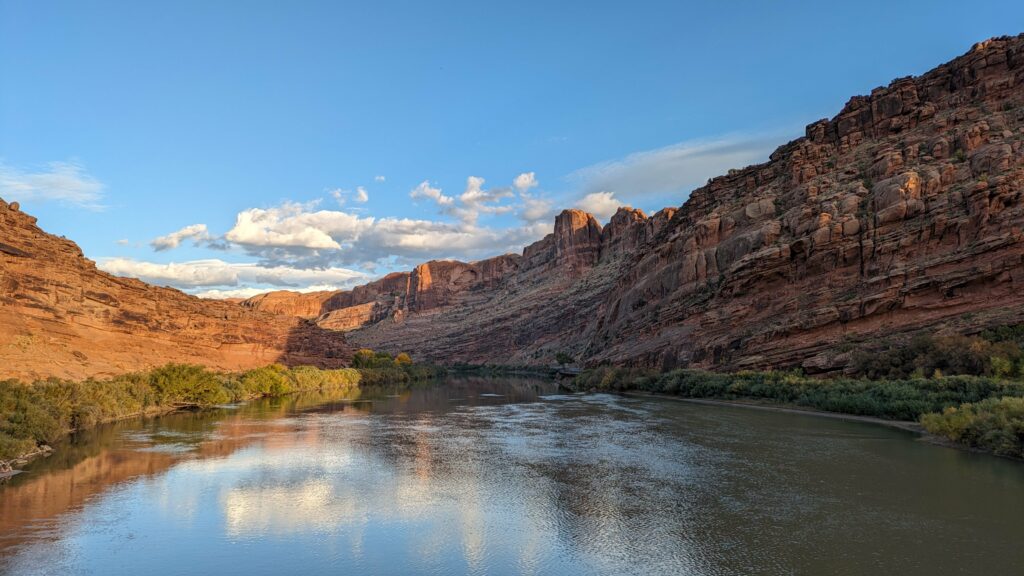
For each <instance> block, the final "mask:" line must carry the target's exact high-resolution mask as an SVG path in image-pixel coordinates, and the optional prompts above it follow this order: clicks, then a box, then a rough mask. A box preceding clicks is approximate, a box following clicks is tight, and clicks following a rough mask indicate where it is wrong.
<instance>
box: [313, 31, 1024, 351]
mask: <svg viewBox="0 0 1024 576" xmlns="http://www.w3.org/2000/svg"><path fill="white" fill-rule="evenodd" d="M1022 84H1024V36H1022V37H1016V38H998V39H993V40H990V41H987V42H983V43H981V44H978V45H976V46H975V47H974V48H972V50H971V51H970V52H968V53H967V54H965V55H964V56H962V57H960V58H957V59H956V60H954V61H952V62H950V63H948V64H944V65H942V66H939V67H938V68H936V69H934V70H932V71H931V72H928V73H927V74H924V75H922V76H920V77H917V78H902V79H899V80H896V81H894V82H892V83H891V84H890V85H889V86H887V87H883V88H877V89H875V90H874V91H872V93H871V95H869V96H859V97H854V98H852V99H851V100H850V102H849V103H848V104H847V105H846V106H845V107H844V108H843V110H842V111H841V112H840V113H839V114H838V115H837V116H836V117H835V118H832V119H831V120H821V121H818V122H815V123H813V124H811V125H810V126H808V127H807V134H806V136H805V137H803V138H800V139H798V140H795V141H793V142H790V143H789V144H786V145H784V146H782V147H780V148H779V149H778V150H776V151H775V152H774V153H773V154H772V156H771V159H770V161H769V162H767V163H764V164H760V165H756V166H750V167H747V168H744V169H741V170H733V171H730V173H729V174H728V175H727V176H722V177H719V178H715V179H713V180H712V181H710V182H709V183H708V185H707V186H704V187H702V188H699V189H697V190H695V191H694V192H693V193H692V194H691V196H690V198H689V200H688V201H687V202H686V203H685V204H683V205H682V206H681V207H680V208H679V209H678V210H674V209H665V210H663V211H660V212H658V213H657V214H655V215H653V216H651V217H647V216H646V215H644V214H643V213H642V212H640V211H636V210H629V209H622V210H620V211H619V212H618V213H617V214H616V215H615V216H614V217H613V218H612V219H611V221H610V222H609V223H608V225H607V226H605V227H604V228H602V227H601V226H600V225H599V224H598V223H597V222H596V221H595V220H594V219H593V217H591V216H590V215H588V214H585V213H583V212H580V211H575V210H573V211H566V212H563V213H562V214H561V215H559V217H558V219H557V220H556V223H555V231H554V233H553V234H551V235H549V236H548V237H546V238H544V239H543V240H541V241H539V242H537V243H535V244H533V245H531V246H528V247H527V248H526V249H524V251H523V253H522V255H521V256H520V255H506V256H501V257H498V258H496V259H491V260H484V261H481V262H473V263H468V264H467V263H461V262H428V263H427V264H424V265H421V266H419V267H417V269H416V270H415V271H413V272H412V273H408V274H394V275H391V276H389V277H387V278H385V279H382V280H380V281H377V282H374V283H370V284H368V285H366V286H363V287H360V288H357V289H355V290H352V291H350V292H342V293H338V294H335V295H333V296H330V297H327V298H325V299H324V300H323V301H322V306H321V309H320V312H321V316H320V317H319V320H318V322H319V323H320V325H322V326H325V327H329V328H335V329H341V330H350V332H348V336H349V338H350V340H352V341H353V342H354V343H355V344H358V345H361V346H370V347H374V348H383V349H389V350H392V351H397V350H407V351H410V352H412V353H413V354H414V355H418V356H419V357H421V358H422V357H426V358H429V359H433V360H440V361H469V362H493V363H524V362H525V363H538V364H541V363H548V362H550V361H551V360H552V358H553V356H554V354H555V353H557V352H567V353H569V354H571V355H573V356H576V357H577V358H580V359H581V360H584V361H585V362H587V363H598V362H611V363H617V364H634V365H645V366H658V367H673V366H682V365H693V366H701V367H717V368H745V367H750V368H763V367H781V366H795V365H799V366H802V367H803V368H805V369H806V370H809V371H831V370H838V369H842V368H843V367H844V366H845V365H846V364H847V363H848V362H849V360H850V358H849V353H848V351H849V350H850V348H851V347H853V346H856V345H858V344H859V343H863V342H870V341H872V340H876V339H877V338H879V337H888V336H892V335H896V336H899V335H901V334H908V333H910V332H913V331H918V330H929V331H936V330H938V331H942V330H948V331H956V332H972V331H977V330H980V329H982V328H984V327H985V326H988V325H993V324H1000V323H1009V322H1019V321H1024V290H1022V289H1021V282H1022V279H1024V243H1022V239H1024V236H1022V234H1024V233H1022V230H1024V208H1022V204H1021V194H1022V189H1024V150H1022V146H1024V85H1022ZM485 271H486V272H485Z"/></svg>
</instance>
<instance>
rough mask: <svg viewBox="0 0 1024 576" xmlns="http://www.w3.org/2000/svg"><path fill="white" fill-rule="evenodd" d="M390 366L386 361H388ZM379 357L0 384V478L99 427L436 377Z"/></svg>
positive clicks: (172, 367) (180, 367)
mask: <svg viewBox="0 0 1024 576" xmlns="http://www.w3.org/2000/svg"><path fill="white" fill-rule="evenodd" d="M388 359H389V360H390V357H388ZM384 360H385V358H384V357H383V355H381V356H378V357H377V358H376V359H375V362H374V363H373V365H368V366H364V367H361V368H341V369H336V370H321V369H318V368H314V367H311V366H299V367H295V368H287V367H285V366H282V365H279V364H274V365H270V366H265V367H262V368H256V369H253V370H249V371H246V372H241V373H223V372H214V371H210V370H207V369H205V368H203V367H201V366H192V365H185V364H169V365H167V366H162V367H160V368H155V369H153V370H151V371H149V372H139V373H132V374H124V375H121V376H116V377H113V378H110V379H102V380H100V379H89V380H85V381H81V382H72V381H64V380H57V379H49V380H41V381H37V382H32V383H25V382H19V381H17V380H2V381H0V478H2V477H6V476H9V475H11V474H13V473H16V467H18V466H23V465H24V464H25V463H27V462H28V461H30V460H32V459H33V458H37V457H39V456H43V455H46V454H48V453H49V445H50V444H52V443H54V442H56V441H57V440H59V439H60V438H62V437H64V436H66V435H68V434H71V433H74V432H77V431H82V430H86V429H90V428H93V427H95V426H98V425H101V424H107V423H111V422H117V421H120V420H126V419H129V418H136V417H140V416H154V415H159V414H164V413H168V412H173V411H176V410H181V409H203V408H210V407H214V406H220V405H223V404H227V403H237V402H244V401H248V400H253V399H257V398H267V397H279V396H284V395H287V394H293V393H297V392H312V391H344V390H352V389H358V388H359V387H360V386H361V385H379V384H382V383H398V384H403V383H409V382H414V381H420V380H427V379H431V378H436V377H438V376H440V375H443V374H444V369H442V368H438V367H434V366H426V365H416V364H412V363H409V362H404V361H403V362H396V361H390V362H388V363H385V361H384Z"/></svg>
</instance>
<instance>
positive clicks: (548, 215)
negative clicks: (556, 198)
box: [519, 197, 555, 222]
mask: <svg viewBox="0 0 1024 576" xmlns="http://www.w3.org/2000/svg"><path fill="white" fill-rule="evenodd" d="M519 217H520V218H522V219H523V220H526V221H527V222H537V221H539V220H551V219H553V218H554V217H555V215H554V204H552V202H551V201H550V200H544V199H542V198H530V197H524V198H523V207H522V209H521V210H520V211H519Z"/></svg>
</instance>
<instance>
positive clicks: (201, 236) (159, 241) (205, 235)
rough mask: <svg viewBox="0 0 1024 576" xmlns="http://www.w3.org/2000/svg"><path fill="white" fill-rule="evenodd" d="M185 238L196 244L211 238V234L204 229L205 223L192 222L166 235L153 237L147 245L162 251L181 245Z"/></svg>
mask: <svg viewBox="0 0 1024 576" xmlns="http://www.w3.org/2000/svg"><path fill="white" fill-rule="evenodd" d="M187 239H191V240H192V242H194V243H196V244H198V243H201V242H208V241H210V240H213V236H211V235H210V232H209V231H208V230H207V229H206V224H192V225H191V226H185V227H184V228H182V229H181V230H178V231H176V232H171V233H170V234H168V235H166V236H160V237H159V238H154V239H153V240H152V241H151V242H150V243H149V245H150V246H152V247H153V249H154V250H156V251H157V252H162V251H164V250H170V249H172V248H177V247H178V246H179V245H181V243H182V241H184V240H187Z"/></svg>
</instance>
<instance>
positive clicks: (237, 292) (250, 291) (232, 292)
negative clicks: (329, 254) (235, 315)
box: [189, 288, 315, 300]
mask: <svg viewBox="0 0 1024 576" xmlns="http://www.w3.org/2000/svg"><path fill="white" fill-rule="evenodd" d="M293 290H295V291H296V292H315V290H303V289H295V288H293ZM266 292H270V290H268V289H266V288H228V289H221V288H213V289H210V290H199V291H189V293H190V294H192V295H193V296H199V297H200V298H209V299H210V300H224V299H226V298H242V299H247V298H252V297H253V296H257V295H259V294H264V293H266Z"/></svg>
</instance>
